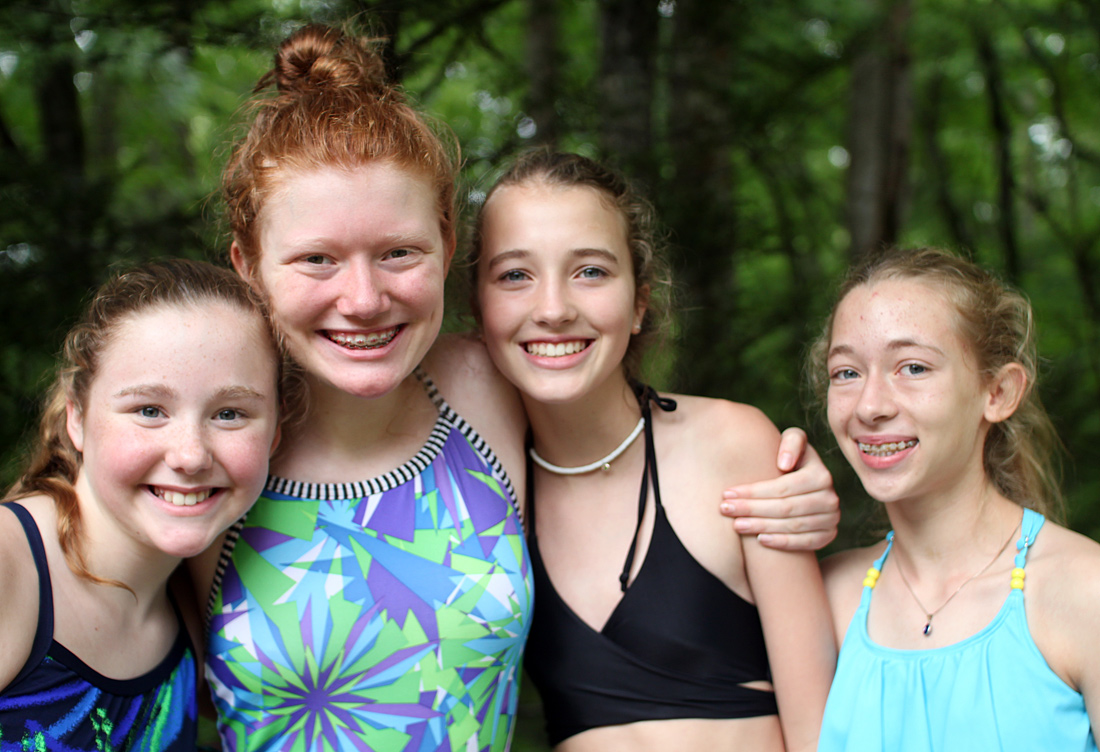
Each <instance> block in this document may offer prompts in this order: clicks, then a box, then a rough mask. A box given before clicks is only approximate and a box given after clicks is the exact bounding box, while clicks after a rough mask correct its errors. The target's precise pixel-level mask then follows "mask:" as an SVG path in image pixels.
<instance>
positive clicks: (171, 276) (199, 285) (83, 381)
mask: <svg viewBox="0 0 1100 752" xmlns="http://www.w3.org/2000/svg"><path fill="white" fill-rule="evenodd" d="M210 302H224V303H228V304H230V305H232V306H235V307H237V308H239V309H241V310H242V311H248V312H253V313H255V315H256V317H257V319H258V320H259V321H261V322H262V323H263V325H264V329H265V330H266V331H267V332H268V333H269V336H270V337H271V339H270V345H271V353H272V357H276V355H277V353H278V352H279V348H278V345H277V343H276V340H275V336H274V334H273V333H272V332H271V330H270V328H269V327H268V325H267V323H266V319H265V317H264V316H263V313H262V309H261V308H259V307H258V306H259V304H258V301H257V299H256V296H255V294H254V293H253V292H252V290H251V289H250V288H249V287H248V285H247V284H245V282H244V281H243V280H242V279H241V278H240V277H238V276H237V275H236V274H234V273H233V272H232V271H231V270H229V269H223V268H221V267H217V266H214V265H212V264H208V263H205V262H202V261H189V260H185V259H175V260H171V261H164V262H159V263H153V264H148V265H145V266H141V267H137V268H135V269H131V270H129V271H125V272H122V273H120V274H117V275H115V276H114V277H113V278H112V279H110V280H109V281H107V282H106V283H105V284H104V285H103V286H102V287H100V288H99V290H98V291H97V292H96V294H95V296H94V297H93V298H92V300H91V302H90V303H89V304H88V306H87V308H86V309H85V311H84V314H83V316H82V318H81V319H80V321H79V322H78V323H77V324H76V326H74V327H73V328H72V329H71V330H70V331H69V333H68V335H67V336H66V337H65V343H64V346H63V348H62V351H61V355H60V358H59V363H58V366H57V375H56V377H55V378H54V381H53V384H52V385H51V386H50V388H49V390H48V392H47V394H46V402H45V406H44V408H43V411H42V417H41V420H40V422H39V427H38V441H37V442H36V443H35V446H34V449H33V451H32V454H31V457H30V460H29V462H28V463H27V466H26V469H25V470H24V471H23V474H22V475H21V476H20V478H19V480H17V481H16V483H15V485H13V486H12V488H11V489H10V490H9V491H8V493H7V494H6V495H5V497H4V499H3V500H4V501H5V502H7V501H14V500H16V499H21V498H26V497H28V496H33V495H37V494H42V495H45V496H49V497H51V498H52V499H53V500H54V503H55V504H56V506H57V537H58V541H59V542H60V544H61V550H62V551H63V552H64V554H65V560H66V562H68V564H69V568H70V569H72V571H73V572H74V573H75V574H76V575H77V576H79V577H83V578H85V579H87V580H90V581H92V582H98V583H100V584H110V585H117V586H119V587H123V588H126V586H125V585H123V584H122V583H119V582H115V581H113V580H104V579H102V578H100V577H97V576H96V575H94V574H92V573H91V572H90V571H89V570H88V568H87V566H86V564H85V562H84V556H83V553H82V551H81V520H80V507H79V503H78V501H77V494H76V489H75V488H74V484H75V483H76V479H77V475H78V474H79V473H80V468H81V464H82V460H81V454H80V452H78V451H77V450H76V447H74V446H73V443H72V440H71V439H70V438H69V432H68V430H67V428H66V411H65V406H66V402H68V401H71V402H73V403H75V404H76V405H77V406H79V407H81V409H82V408H83V406H84V405H85V401H86V399H87V395H88V389H89V387H90V386H91V383H92V381H93V380H94V379H95V376H96V372H97V367H98V362H99V357H100V354H101V353H102V352H103V350H104V349H105V348H106V347H107V346H108V345H109V344H110V341H111V337H112V336H113V335H114V334H115V333H116V332H117V330H118V328H119V326H120V325H121V324H122V323H123V322H125V321H126V320H127V319H130V318H132V317H134V316H137V315H140V314H141V313H143V312H146V311H149V310H152V309H155V308H161V307H165V306H185V305H190V306H194V305H199V304H201V303H210ZM277 362H278V363H279V365H278V370H277V377H278V381H277V385H278V386H279V392H280V415H281V416H283V417H284V418H285V417H286V416H287V415H288V414H289V413H293V412H296V411H297V409H298V408H297V401H298V399H299V397H298V396H296V395H299V394H300V392H301V389H300V388H299V387H297V386H295V383H296V382H295V380H294V377H293V376H292V375H290V374H289V373H288V372H287V370H286V369H285V368H283V366H282V359H281V358H279V359H278V361H277ZM126 589H129V588H126Z"/></svg>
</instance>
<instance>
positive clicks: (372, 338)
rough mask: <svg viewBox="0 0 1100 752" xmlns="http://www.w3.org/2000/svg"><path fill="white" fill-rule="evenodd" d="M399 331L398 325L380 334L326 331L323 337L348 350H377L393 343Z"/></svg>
mask: <svg viewBox="0 0 1100 752" xmlns="http://www.w3.org/2000/svg"><path fill="white" fill-rule="evenodd" d="M399 331H401V326H400V325H398V326H394V327H390V328H389V329H384V330H382V331H380V332H371V333H370V334H347V333H345V332H327V331H326V332H325V333H324V335H325V337H327V338H328V339H329V341H330V342H335V343H336V344H338V345H340V347H346V348H348V349H349V350H377V349H378V348H380V347H385V346H386V345H388V344H389V343H390V342H393V338H394V337H396V336H397V333H398V332H399Z"/></svg>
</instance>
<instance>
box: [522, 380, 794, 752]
mask: <svg viewBox="0 0 1100 752" xmlns="http://www.w3.org/2000/svg"><path fill="white" fill-rule="evenodd" d="M636 392H637V394H638V400H639V403H640V404H641V407H642V416H643V417H644V418H645V471H644V472H643V474H642V484H641V492H640V495H639V502H638V527H637V528H636V529H635V533H634V542H633V543H631V546H630V550H629V551H628V552H627V557H626V562H625V564H624V566H623V573H622V575H621V576H620V582H621V583H622V588H623V592H624V595H623V597H622V600H620V601H619V603H618V605H617V606H616V607H615V610H614V611H613V612H612V613H611V616H610V618H609V619H608V620H607V623H606V624H605V625H604V627H603V629H602V630H600V631H598V632H597V631H595V630H594V629H592V628H591V627H590V626H588V625H587V624H586V623H585V622H584V621H582V620H581V618H580V617H579V616H577V615H576V614H575V613H574V612H573V610H572V609H570V608H569V605H568V604H567V603H565V602H564V601H563V600H562V599H561V597H560V596H559V595H558V592H557V591H556V590H555V589H554V585H553V583H552V582H551V581H550V578H549V577H548V576H547V573H546V568H545V566H544V564H543V561H542V556H541V555H540V553H539V548H538V535H537V533H536V532H535V531H536V525H535V495H534V482H533V477H534V469H533V466H532V463H531V462H530V460H528V467H527V509H528V514H529V515H530V516H529V518H528V519H529V520H530V522H529V527H528V530H529V531H530V532H529V535H530V551H531V568H532V572H533V574H534V579H535V594H536V595H535V618H534V622H533V626H532V629H531V635H530V638H529V639H528V642H527V651H526V657H525V659H524V663H525V665H526V667H527V670H528V672H529V673H530V675H531V678H532V679H533V680H534V682H535V685H536V686H537V688H538V690H539V694H540V695H541V697H542V701H543V706H544V710H545V714H546V726H547V732H548V734H549V736H550V742H551V744H555V745H556V744H558V743H560V742H562V741H563V740H565V739H567V738H569V737H570V736H573V735H574V734H579V733H581V732H582V731H587V730H588V729H592V728H598V727H602V726H612V725H618V724H622V723H633V722H635V721H646V720H657V719H669V718H747V717H754V716H761V715H774V714H775V713H776V712H777V711H776V704H775V695H774V694H773V693H772V692H770V691H764V690H758V689H750V688H748V687H745V686H742V685H743V684H744V683H746V682H751V681H756V680H769V679H770V672H769V669H768V657H767V651H766V649H765V646H764V634H763V630H762V629H761V626H760V616H759V614H758V613H757V610H756V607H755V606H753V605H752V604H750V603H748V602H747V601H745V600H744V599H743V598H741V597H740V596H738V595H737V594H736V593H734V592H733V591H731V590H730V589H729V588H727V587H726V585H725V584H724V583H723V582H722V581H721V580H719V579H718V578H717V577H715V576H714V575H713V574H711V573H710V572H708V571H707V570H706V569H704V568H703V566H702V565H700V564H699V562H697V561H696V560H695V559H694V558H693V557H692V556H691V554H690V553H689V552H688V551H687V549H685V548H684V546H683V544H682V543H681V542H680V539H679V538H678V537H677V536H676V532H675V531H674V530H673V529H672V526H671V525H670V524H669V522H668V518H667V517H666V515H665V511H664V507H663V506H662V504H661V491H660V484H659V483H658V479H657V456H656V452H655V451H654V447H653V428H652V420H651V413H650V402H654V403H656V404H657V406H658V407H660V408H661V409H662V410H666V411H671V410H675V409H676V403H675V402H674V401H673V400H670V399H666V398H662V397H659V396H658V395H657V393H656V392H655V391H654V390H653V389H652V388H649V387H639V388H638V389H637V390H636ZM651 475H652V477H653V492H654V493H653V495H654V499H655V502H656V510H655V511H656V514H655V521H654V527H653V535H652V537H651V539H650V544H649V551H648V552H647V553H646V556H645V561H644V562H643V563H642V567H641V569H640V570H639V572H638V576H637V577H635V579H634V582H633V583H630V584H629V586H628V585H627V582H628V578H629V575H630V569H631V566H632V564H633V561H634V556H635V548H636V545H637V538H638V532H639V531H640V529H641V524H642V518H643V516H644V514H645V507H646V501H647V499H648V496H649V478H650V476H651ZM716 503H717V501H716ZM715 514H716V515H717V511H716V512H715Z"/></svg>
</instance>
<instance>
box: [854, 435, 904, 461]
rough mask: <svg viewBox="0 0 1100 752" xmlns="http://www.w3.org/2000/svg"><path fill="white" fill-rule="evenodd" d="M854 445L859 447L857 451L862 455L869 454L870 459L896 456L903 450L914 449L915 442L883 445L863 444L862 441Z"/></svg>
mask: <svg viewBox="0 0 1100 752" xmlns="http://www.w3.org/2000/svg"><path fill="white" fill-rule="evenodd" d="M856 443H857V444H858V445H859V451H861V452H863V453H864V454H869V455H871V456H872V457H889V456H891V455H893V454H897V453H898V452H900V451H902V450H903V449H910V448H912V447H915V446H916V445H917V440H916V439H909V440H908V441H890V442H887V443H885V444H864V443H863V442H862V441H857V442H856Z"/></svg>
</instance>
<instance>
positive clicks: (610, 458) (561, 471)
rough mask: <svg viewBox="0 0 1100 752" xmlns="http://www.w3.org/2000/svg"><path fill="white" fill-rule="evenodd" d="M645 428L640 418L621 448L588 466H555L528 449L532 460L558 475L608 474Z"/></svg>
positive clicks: (616, 448)
mask: <svg viewBox="0 0 1100 752" xmlns="http://www.w3.org/2000/svg"><path fill="white" fill-rule="evenodd" d="M643 428H645V418H639V419H638V425H636V426H634V430H633V431H631V432H630V435H629V436H627V437H626V440H625V441H623V443H622V444H619V446H617V447H615V448H614V449H613V450H611V454H609V455H607V456H606V457H604V458H603V459H599V460H596V461H595V462H592V463H589V464H587V465H581V466H580V467H561V466H560V465H554V464H552V463H550V462H547V461H546V460H544V459H543V458H542V457H540V456H539V453H538V452H536V451H535V448H534V447H531V448H530V449H528V450H527V453H528V454H529V455H531V459H532V460H534V461H535V464H536V465H538V466H539V467H541V468H542V469H543V470H549V471H550V472H552V473H554V474H556V475H584V474H585V473H590V472H592V471H593V470H599V469H600V468H603V470H604V471H605V472H606V471H608V470H610V469H611V463H612V462H614V461H615V460H616V459H618V457H619V455H620V454H622V453H623V452H625V451H626V450H627V449H629V448H630V445H631V444H633V443H634V439H636V438H638V434H640V433H641V432H642V429H643Z"/></svg>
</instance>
